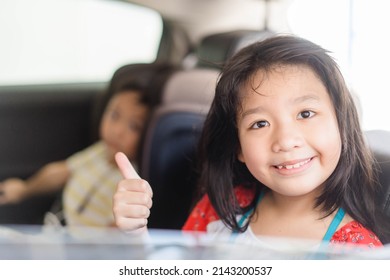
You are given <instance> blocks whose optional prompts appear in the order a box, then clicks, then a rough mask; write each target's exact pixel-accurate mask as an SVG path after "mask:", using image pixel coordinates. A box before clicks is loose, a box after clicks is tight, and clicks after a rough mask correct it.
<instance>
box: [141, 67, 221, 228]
mask: <svg viewBox="0 0 390 280" xmlns="http://www.w3.org/2000/svg"><path fill="white" fill-rule="evenodd" d="M218 75H219V71H217V70H215V69H189V70H182V71H178V72H175V73H174V74H173V75H172V76H171V77H170V78H169V79H168V81H167V83H166V85H165V87H164V90H163V95H162V102H161V104H160V106H159V108H157V109H156V111H155V112H154V115H153V116H152V119H151V121H150V124H149V127H148V131H147V133H146V137H145V142H144V148H143V160H142V165H141V169H140V171H141V172H140V173H141V174H140V175H141V177H142V178H144V179H145V180H147V181H148V182H149V184H150V185H151V187H152V189H153V207H152V209H151V215H150V217H149V220H148V227H149V228H161V229H180V228H181V227H182V225H183V224H184V222H185V220H186V219H187V217H188V215H189V211H190V208H191V203H192V198H193V192H194V189H195V185H196V172H195V169H194V168H195V158H196V157H195V153H196V146H197V140H198V137H199V136H200V133H201V130H202V127H203V122H204V119H205V117H206V114H207V112H208V110H209V107H210V105H211V102H212V99H213V96H214V90H215V86H216V82H217V78H218Z"/></svg>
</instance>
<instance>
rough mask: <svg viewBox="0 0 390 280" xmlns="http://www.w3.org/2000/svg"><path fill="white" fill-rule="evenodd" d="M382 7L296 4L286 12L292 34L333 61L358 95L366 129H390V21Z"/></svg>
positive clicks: (349, 2)
mask: <svg viewBox="0 0 390 280" xmlns="http://www.w3.org/2000/svg"><path fill="white" fill-rule="evenodd" d="M385 5H387V2H386V1H381V0H372V1H362V0H321V1H311V0H294V1H293V2H292V4H291V6H290V10H289V24H290V27H291V29H292V31H293V32H294V33H296V34H298V35H299V36H302V37H306V38H307V39H309V40H312V41H314V42H316V43H317V44H319V45H321V46H322V47H324V48H326V49H328V50H330V51H331V52H332V56H334V57H335V58H336V60H337V62H338V64H339V65H340V68H341V70H342V71H343V74H344V76H345V78H346V80H347V83H348V84H349V86H350V89H351V90H352V92H353V93H354V94H355V96H357V97H358V100H359V104H360V108H361V118H362V124H363V128H364V129H366V130H369V129H386V130H390V122H389V121H388V120H389V119H390V110H388V104H387V102H383V101H384V98H383V96H385V95H386V94H387V93H386V92H387V80H388V78H387V72H388V71H387V68H388V65H389V64H390V52H389V51H388V50H389V48H390V43H389V40H388V39H387V36H386V34H387V26H389V25H390V18H389V16H388V12H387V10H388V9H387V8H386V6H385ZM307 11H310V13H309V12H307ZM308 23H310V24H308Z"/></svg>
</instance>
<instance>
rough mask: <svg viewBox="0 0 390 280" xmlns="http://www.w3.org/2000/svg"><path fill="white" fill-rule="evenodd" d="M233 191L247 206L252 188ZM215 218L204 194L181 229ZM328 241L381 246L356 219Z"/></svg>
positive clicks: (200, 225)
mask: <svg viewBox="0 0 390 280" xmlns="http://www.w3.org/2000/svg"><path fill="white" fill-rule="evenodd" d="M235 193H236V197H237V200H238V203H239V204H240V206H241V207H245V206H248V205H249V204H250V203H251V202H252V200H253V198H254V191H253V189H246V188H243V187H237V188H236V189H235ZM217 220H219V217H218V215H217V213H216V212H215V210H214V208H213V206H212V205H211V203H210V200H209V197H208V196H207V195H205V196H203V198H202V199H201V200H200V201H199V202H198V204H197V205H196V206H195V208H194V209H193V211H192V212H191V214H190V216H189V217H188V219H187V221H186V223H185V224H184V226H183V230H185V231H206V228H207V225H208V224H209V223H211V222H213V221H217ZM330 242H331V243H334V244H345V243H349V244H351V243H352V244H358V245H367V246H369V247H378V246H383V245H382V243H381V242H380V240H379V238H378V237H377V236H376V235H375V234H374V233H373V232H372V231H370V230H368V229H367V228H365V227H364V226H363V225H362V224H360V223H358V222H357V221H351V222H349V223H347V224H345V225H344V226H343V227H341V228H340V229H338V230H337V231H336V232H335V233H334V234H333V236H332V238H331V240H330Z"/></svg>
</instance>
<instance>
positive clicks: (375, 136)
mask: <svg viewBox="0 0 390 280" xmlns="http://www.w3.org/2000/svg"><path fill="white" fill-rule="evenodd" d="M366 137H367V141H368V144H369V146H370V148H371V150H372V151H373V153H374V156H375V159H376V161H377V162H378V164H379V182H380V184H381V192H380V193H379V195H378V203H380V204H381V205H382V208H383V211H384V212H385V214H386V215H387V216H388V217H389V218H390V131H385V130H369V131H366Z"/></svg>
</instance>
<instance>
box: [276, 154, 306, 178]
mask: <svg viewBox="0 0 390 280" xmlns="http://www.w3.org/2000/svg"><path fill="white" fill-rule="evenodd" d="M313 159H314V157H311V158H306V159H299V160H293V161H286V162H283V163H281V164H277V165H273V166H272V167H273V168H274V169H276V172H278V173H279V174H281V175H295V174H300V173H301V172H303V171H305V170H307V169H308V168H310V166H311V164H312V160H313Z"/></svg>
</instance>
